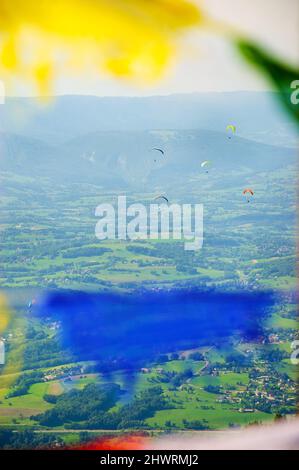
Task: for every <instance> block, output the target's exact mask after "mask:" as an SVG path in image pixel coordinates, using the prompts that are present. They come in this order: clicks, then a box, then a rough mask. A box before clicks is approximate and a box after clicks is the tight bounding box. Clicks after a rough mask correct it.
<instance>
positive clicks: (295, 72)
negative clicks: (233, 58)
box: [237, 40, 299, 125]
mask: <svg viewBox="0 0 299 470" xmlns="http://www.w3.org/2000/svg"><path fill="white" fill-rule="evenodd" d="M237 47H238V50H239V51H240V52H241V54H242V56H243V57H244V58H245V59H246V60H247V61H248V62H249V63H251V64H252V65H254V66H255V67H257V68H258V69H259V70H260V71H261V72H262V73H263V75H265V76H266V77H267V78H268V79H269V80H270V81H271V82H272V84H273V85H274V86H275V88H276V90H277V91H278V92H279V97H280V99H281V101H282V103H283V104H284V106H285V108H286V109H287V111H288V112H289V114H291V115H292V116H293V118H294V119H295V120H296V121H297V123H298V125H299V91H298V90H299V69H295V68H293V67H292V66H290V65H288V64H285V63H283V62H282V61H280V60H278V59H277V58H276V57H274V56H272V55H271V54H270V53H268V52H266V51H265V50H263V49H262V48H261V47H259V46H257V45H256V44H253V43H251V42H249V41H246V40H239V41H238V42H237ZM296 90H297V91H296ZM296 102H297V103H296Z"/></svg>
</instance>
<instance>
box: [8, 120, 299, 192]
mask: <svg viewBox="0 0 299 470" xmlns="http://www.w3.org/2000/svg"><path fill="white" fill-rule="evenodd" d="M0 142H1V144H0V145H1V154H2V156H1V163H0V169H1V170H2V171H9V172H14V173H18V174H23V175H27V176H36V177H38V176H44V177H45V176H46V177H50V178H51V177H52V178H54V179H55V180H61V181H63V182H67V181H68V182H79V181H86V182H93V183H98V184H103V185H104V186H106V187H109V186H111V185H112V186H113V185H117V184H121V185H129V186H136V185H143V184H146V183H149V182H150V181H151V180H154V181H156V182H159V183H161V184H163V183H164V182H165V183H166V182H169V181H170V180H171V179H173V178H174V179H176V178H181V179H182V178H186V177H187V176H192V175H197V174H200V173H203V170H202V169H201V167H200V164H201V162H202V161H204V160H211V161H212V162H213V170H212V172H221V171H230V172H231V173H233V172H234V171H240V170H241V171H242V170H244V171H255V172H258V171H272V170H275V169H277V168H282V167H286V166H287V165H290V164H294V163H295V162H296V158H297V155H296V150H295V149H287V148H283V147H277V146H271V145H267V144H261V143H257V142H254V141H251V140H247V139H244V138H241V137H238V136H234V137H232V138H231V139H229V138H228V136H227V135H226V133H225V132H222V133H221V132H214V131H208V130H192V129H191V130H159V131H157V130H150V131H134V132H133V131H131V132H129V131H101V132H94V133H89V134H86V135H82V136H80V137H76V138H74V139H71V140H69V141H68V142H65V143H64V144H57V145H50V144H48V143H45V142H43V141H41V140H39V139H33V138H29V137H23V136H18V135H13V134H1V136H0ZM154 147H160V148H162V149H163V150H164V152H165V154H164V155H162V154H161V153H160V152H157V151H155V150H154Z"/></svg>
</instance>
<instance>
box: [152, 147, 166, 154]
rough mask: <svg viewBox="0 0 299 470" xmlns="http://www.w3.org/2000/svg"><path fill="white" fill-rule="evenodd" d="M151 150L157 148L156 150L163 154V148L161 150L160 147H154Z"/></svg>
mask: <svg viewBox="0 0 299 470" xmlns="http://www.w3.org/2000/svg"><path fill="white" fill-rule="evenodd" d="M153 150H157V152H161V153H162V155H165V152H164V150H162V149H160V148H157V147H154V148H153Z"/></svg>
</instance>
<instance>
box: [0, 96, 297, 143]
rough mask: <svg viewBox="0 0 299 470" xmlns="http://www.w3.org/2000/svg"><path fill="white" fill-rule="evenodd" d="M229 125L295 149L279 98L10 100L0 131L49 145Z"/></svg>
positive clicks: (246, 134)
mask: <svg viewBox="0 0 299 470" xmlns="http://www.w3.org/2000/svg"><path fill="white" fill-rule="evenodd" d="M228 123H234V124H235V125H236V126H237V134H238V135H239V136H241V137H245V138H248V139H252V140H256V141H260V142H263V143H268V144H273V145H278V146H285V147H290V146H292V147H295V136H296V131H295V130H294V125H293V123H292V122H291V121H290V119H289V117H288V116H287V115H286V114H284V113H283V112H282V111H281V108H280V106H279V104H278V100H277V96H276V94H275V93H264V92H225V93H192V94H181V95H168V96H150V97H95V96H60V97H56V98H55V99H53V100H50V101H49V102H48V103H46V104H43V103H41V102H40V101H38V100H36V99H34V98H7V99H6V102H5V104H4V105H1V106H0V129H1V130H2V132H5V133H13V134H20V135H23V136H26V137H32V138H37V139H41V140H43V141H46V142H48V143H53V144H57V143H65V142H67V141H68V140H70V139H72V138H75V137H80V136H82V135H85V134H87V133H93V132H100V131H134V132H135V131H146V130H151V129H157V130H160V129H163V130H166V129H175V130H188V129H207V130H212V131H217V132H223V131H224V130H225V127H226V125H227V124H228Z"/></svg>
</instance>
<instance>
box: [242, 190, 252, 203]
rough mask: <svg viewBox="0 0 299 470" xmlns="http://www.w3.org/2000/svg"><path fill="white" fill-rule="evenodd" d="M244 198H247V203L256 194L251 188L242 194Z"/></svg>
mask: <svg viewBox="0 0 299 470" xmlns="http://www.w3.org/2000/svg"><path fill="white" fill-rule="evenodd" d="M242 194H243V196H246V197H247V202H249V201H250V198H251V197H252V196H253V195H254V192H253V191H252V189H251V188H245V189H244V190H243V192H242Z"/></svg>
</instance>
